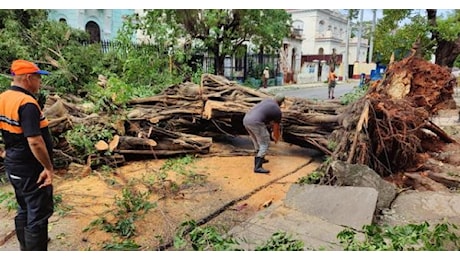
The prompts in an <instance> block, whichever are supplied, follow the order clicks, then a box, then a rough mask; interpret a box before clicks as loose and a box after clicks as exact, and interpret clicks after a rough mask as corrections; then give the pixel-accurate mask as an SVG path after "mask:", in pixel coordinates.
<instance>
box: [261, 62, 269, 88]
mask: <svg viewBox="0 0 460 260" xmlns="http://www.w3.org/2000/svg"><path fill="white" fill-rule="evenodd" d="M269 78H270V71H269V70H268V67H265V69H264V71H263V72H262V86H263V87H264V88H267V83H268V79H269Z"/></svg>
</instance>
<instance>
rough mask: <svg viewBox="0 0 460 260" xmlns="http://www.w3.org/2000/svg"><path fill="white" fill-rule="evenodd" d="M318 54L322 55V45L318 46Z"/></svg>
mask: <svg viewBox="0 0 460 260" xmlns="http://www.w3.org/2000/svg"><path fill="white" fill-rule="evenodd" d="M318 54H319V55H323V54H324V49H323V47H321V48H319V50H318Z"/></svg>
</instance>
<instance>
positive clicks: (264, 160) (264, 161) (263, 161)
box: [255, 150, 269, 163]
mask: <svg viewBox="0 0 460 260" xmlns="http://www.w3.org/2000/svg"><path fill="white" fill-rule="evenodd" d="M258 153H259V150H256V155H255V156H257V154H258ZM262 159H263V160H262V163H268V162H269V160H267V159H265V157H262Z"/></svg>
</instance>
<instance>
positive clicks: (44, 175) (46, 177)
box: [37, 169, 53, 188]
mask: <svg viewBox="0 0 460 260" xmlns="http://www.w3.org/2000/svg"><path fill="white" fill-rule="evenodd" d="M41 182H43V183H42V184H40V186H38V188H41V187H45V186H48V185H51V184H53V171H49V170H46V169H45V170H43V171H42V172H41V173H40V175H39V176H38V180H37V183H38V184H39V183H41Z"/></svg>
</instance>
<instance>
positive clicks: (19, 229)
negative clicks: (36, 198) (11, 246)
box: [14, 218, 27, 251]
mask: <svg viewBox="0 0 460 260" xmlns="http://www.w3.org/2000/svg"><path fill="white" fill-rule="evenodd" d="M26 225H27V221H26V220H22V219H21V220H18V219H16V218H15V219H14V226H15V231H16V237H17V238H18V241H19V250H21V251H25V250H26V239H25V236H24V228H25V227H26Z"/></svg>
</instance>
